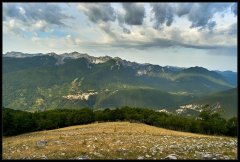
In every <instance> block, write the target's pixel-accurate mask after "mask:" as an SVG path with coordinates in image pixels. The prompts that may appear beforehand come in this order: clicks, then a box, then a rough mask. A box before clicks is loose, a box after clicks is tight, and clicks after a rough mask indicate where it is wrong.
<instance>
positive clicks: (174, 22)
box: [2, 2, 237, 71]
mask: <svg viewBox="0 0 240 162" xmlns="http://www.w3.org/2000/svg"><path fill="white" fill-rule="evenodd" d="M2 23H3V24H2V25H3V53H6V52H10V51H19V52H26V53H48V52H55V53H57V54H62V53H65V52H73V51H77V52H80V53H88V54H89V55H92V56H105V55H109V56H113V57H115V56H118V57H120V58H123V59H126V60H129V61H135V62H139V63H152V64H158V65H161V66H166V65H170V66H180V67H191V66H202V67H205V68H208V69H209V70H232V71H237V3H96V2H95V3H3V22H2Z"/></svg>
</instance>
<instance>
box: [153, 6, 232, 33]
mask: <svg viewBox="0 0 240 162" xmlns="http://www.w3.org/2000/svg"><path fill="white" fill-rule="evenodd" d="M230 5H231V3H177V4H171V3H152V4H151V6H152V12H153V13H154V20H155V24H154V28H155V29H161V28H162V27H163V25H164V24H166V26H171V24H172V22H173V20H174V16H178V17H182V16H185V15H186V16H187V18H188V20H189V21H190V22H191V23H192V24H191V28H200V29H203V28H208V29H209V30H212V29H213V28H214V27H215V25H216V22H214V21H213V20H212V18H213V16H214V14H215V13H217V12H222V11H224V10H226V9H227V8H228V7H230ZM234 9H235V8H234V6H232V10H233V12H234V13H235V12H236V11H235V10H234Z"/></svg>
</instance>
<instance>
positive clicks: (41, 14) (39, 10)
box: [3, 3, 72, 26]
mask: <svg viewBox="0 0 240 162" xmlns="http://www.w3.org/2000/svg"><path fill="white" fill-rule="evenodd" d="M8 18H15V19H18V20H21V21H23V22H26V23H29V22H30V23H31V22H35V21H38V20H45V21H46V22H47V23H49V24H54V25H58V26H66V24H64V23H63V22H62V20H63V19H67V18H72V17H71V16H69V15H66V14H64V13H63V12H62V9H61V7H60V6H59V5H57V4H49V3H5V4H3V19H4V20H7V19H8Z"/></svg>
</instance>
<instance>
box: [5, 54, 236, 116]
mask: <svg viewBox="0 0 240 162" xmlns="http://www.w3.org/2000/svg"><path fill="white" fill-rule="evenodd" d="M233 74H234V73H230V74H229V73H224V75H221V73H220V72H215V71H209V70H207V69H205V68H202V67H191V68H179V67H170V66H164V67H162V66H159V65H152V64H139V63H136V62H130V61H126V60H123V59H121V58H119V57H114V58H112V57H110V56H102V57H93V56H89V55H87V54H81V53H78V52H72V53H64V54H61V55H57V54H55V53H48V54H24V53H20V52H9V53H7V54H5V55H3V83H4V84H3V93H4V95H3V106H5V107H9V108H13V109H16V110H25V111H30V112H34V111H44V110H48V109H59V108H60V109H61V108H62V109H66V108H67V109H68V108H74V109H79V108H84V107H89V108H93V109H104V108H116V107H123V106H131V107H146V108H151V109H155V110H161V109H166V110H167V111H169V112H172V113H177V112H180V111H181V110H179V109H181V106H185V105H188V104H198V105H202V106H204V105H206V104H209V105H211V106H214V105H216V104H219V105H220V108H221V109H223V110H224V112H225V114H224V115H225V117H226V118H230V117H232V116H234V115H235V114H236V110H237V93H236V88H235V89H234V87H235V86H236V85H235V84H233V83H234V82H235V81H233V79H234V78H235V80H236V79H237V78H236V76H237V75H236V74H235V77H234V75H233ZM228 76H230V78H228ZM229 79H230V80H231V82H230V81H229ZM234 91H235V92H234ZM232 92H234V93H232ZM215 93H218V94H215ZM227 93H231V96H229V95H227ZM211 96H212V97H211ZM214 96H215V97H214ZM216 96H218V97H216ZM204 97H205V98H206V99H208V100H206V99H205V100H204ZM226 97H227V99H226ZM202 106H200V107H199V108H201V107H202ZM188 112H189V111H188ZM177 114H179V113H177ZM185 114H186V113H185ZM194 114H198V112H197V111H195V112H194V111H191V112H189V113H187V115H194Z"/></svg>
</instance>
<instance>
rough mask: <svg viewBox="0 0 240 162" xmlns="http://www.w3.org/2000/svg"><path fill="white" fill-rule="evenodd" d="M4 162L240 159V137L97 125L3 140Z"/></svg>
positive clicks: (134, 125) (129, 125)
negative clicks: (239, 155)
mask: <svg viewBox="0 0 240 162" xmlns="http://www.w3.org/2000/svg"><path fill="white" fill-rule="evenodd" d="M39 141H42V143H41V142H39ZM39 143H40V144H39ZM3 159H237V138H230V137H220V136H207V135H200V134H193V133H186V132H178V131H172V130H167V129H162V128H157V127H154V126H149V125H145V124H140V123H130V122H106V123H93V124H87V125H79V126H70V127H66V128H60V129H55V130H48V131H39V132H33V133H26V134H22V135H18V136H12V137H3Z"/></svg>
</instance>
